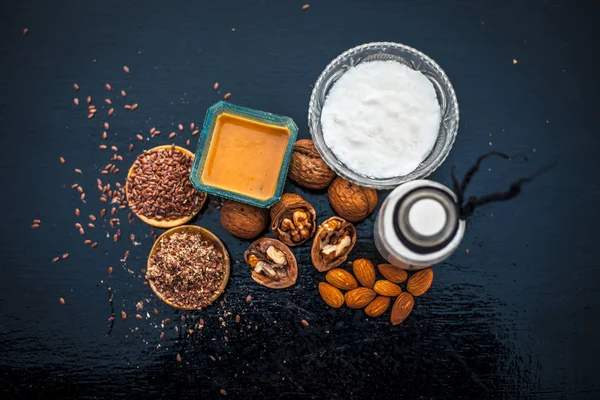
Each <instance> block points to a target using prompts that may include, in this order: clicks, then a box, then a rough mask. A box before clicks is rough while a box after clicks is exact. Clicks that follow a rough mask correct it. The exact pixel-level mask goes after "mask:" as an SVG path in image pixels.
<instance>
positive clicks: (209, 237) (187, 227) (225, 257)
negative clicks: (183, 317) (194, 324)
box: [146, 225, 231, 311]
mask: <svg viewBox="0 0 600 400" xmlns="http://www.w3.org/2000/svg"><path fill="white" fill-rule="evenodd" d="M184 230H187V231H193V232H200V234H201V235H202V238H203V239H205V240H208V241H210V242H212V243H213V244H214V245H215V246H216V247H217V249H218V250H220V251H221V253H222V254H223V261H224V263H225V276H224V277H223V282H221V285H220V286H219V288H218V289H217V291H216V292H215V294H214V295H213V297H212V298H211V299H210V301H209V302H208V304H207V306H208V305H211V304H212V303H214V302H215V301H216V300H217V299H218V298H219V297H220V296H221V295H222V294H223V292H224V291H225V287H226V286H227V283H228V282H229V276H230V274H231V259H230V258H229V253H228V252H227V248H225V244H223V242H222V241H221V239H219V237H218V236H217V235H215V234H214V233H212V232H211V231H209V230H208V229H206V228H203V227H201V226H198V225H181V226H177V227H175V228H171V229H169V230H168V231H166V232H164V233H163V234H162V235H160V236H159V237H158V239H156V242H154V245H153V246H152V249H151V250H150V254H149V255H148V261H147V264H146V270H147V271H149V270H150V261H151V260H152V257H153V256H154V254H155V253H156V252H157V251H158V246H159V243H160V242H161V240H162V239H164V238H165V237H167V236H170V235H172V234H174V233H177V232H180V231H184ZM148 284H149V285H150V288H151V289H152V291H153V292H154V294H155V295H156V297H158V298H159V299H161V300H162V301H164V302H165V303H167V304H168V305H170V306H171V307H173V308H177V309H179V310H184V311H195V310H199V309H198V308H194V307H179V306H176V305H174V304H173V303H171V302H170V301H169V300H167V299H165V298H164V296H163V295H162V293H160V292H159V291H158V290H157V289H156V286H155V285H154V280H152V279H148Z"/></svg>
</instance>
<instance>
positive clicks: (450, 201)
mask: <svg viewBox="0 0 600 400" xmlns="http://www.w3.org/2000/svg"><path fill="white" fill-rule="evenodd" d="M393 226H394V232H395V234H396V236H397V237H398V240H400V242H402V244H403V245H404V246H406V247H407V249H409V250H411V251H413V252H415V253H418V254H428V253H434V252H437V251H439V250H441V249H443V248H444V247H445V246H447V245H448V244H449V243H450V242H451V241H452V239H453V238H454V236H455V235H456V232H457V230H458V227H459V221H458V207H457V204H456V202H455V201H454V198H453V197H452V196H451V195H450V194H449V193H447V192H446V191H444V190H441V189H439V188H436V187H433V186H421V187H417V188H415V189H413V190H411V191H409V192H407V193H406V194H404V196H402V197H401V198H400V199H399V200H398V201H397V203H396V204H395V207H394V212H393Z"/></svg>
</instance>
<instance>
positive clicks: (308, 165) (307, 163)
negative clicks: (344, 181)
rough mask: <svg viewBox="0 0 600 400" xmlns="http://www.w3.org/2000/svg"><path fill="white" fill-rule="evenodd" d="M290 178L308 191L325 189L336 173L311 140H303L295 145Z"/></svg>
mask: <svg viewBox="0 0 600 400" xmlns="http://www.w3.org/2000/svg"><path fill="white" fill-rule="evenodd" d="M288 177H289V178H290V179H291V180H293V181H294V182H296V183H298V184H299V185H300V186H304V187H305V188H308V189H325V188H326V187H327V186H329V184H330V183H331V181H332V180H333V178H335V172H333V170H332V169H331V168H329V166H328V165H327V164H326V163H325V161H324V160H323V159H322V158H321V155H320V154H319V152H318V151H317V148H316V147H315V144H314V142H313V141H312V140H310V139H301V140H298V141H297V142H296V144H295V145H294V152H293V153H292V160H291V162H290V169H289V172H288Z"/></svg>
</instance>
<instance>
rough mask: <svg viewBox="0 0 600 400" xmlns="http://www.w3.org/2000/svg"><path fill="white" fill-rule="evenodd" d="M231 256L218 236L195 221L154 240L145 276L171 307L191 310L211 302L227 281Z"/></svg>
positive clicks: (222, 289) (157, 293)
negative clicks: (193, 223) (197, 224)
mask: <svg viewBox="0 0 600 400" xmlns="http://www.w3.org/2000/svg"><path fill="white" fill-rule="evenodd" d="M230 271H231V260H230V258H229V253H227V249H226V248H225V245H224V244H223V242H221V240H220V239H219V238H218V237H217V236H216V235H215V234H214V233H212V232H210V231H209V230H206V229H204V228H202V227H200V226H196V225H182V226H178V227H176V228H172V229H169V230H168V231H166V232H165V233H163V234H162V235H160V237H159V238H158V239H157V240H156V242H155V243H154V246H152V250H150V255H149V256H148V266H147V272H146V279H147V280H148V284H149V285H150V288H151V289H152V291H154V294H156V296H157V297H158V298H159V299H161V300H162V301H164V302H165V303H167V304H168V305H170V306H171V307H174V308H177V309H180V310H186V311H193V310H199V309H202V308H205V307H207V306H208V305H210V304H212V303H213V302H214V301H215V300H217V298H219V296H220V295H221V294H222V293H223V291H224V290H225V287H226V286H227V282H228V281H229V274H230Z"/></svg>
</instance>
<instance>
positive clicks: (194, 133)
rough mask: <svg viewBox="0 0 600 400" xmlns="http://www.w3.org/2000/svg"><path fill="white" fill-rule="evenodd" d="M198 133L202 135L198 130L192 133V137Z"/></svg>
mask: <svg viewBox="0 0 600 400" xmlns="http://www.w3.org/2000/svg"><path fill="white" fill-rule="evenodd" d="M198 133H200V131H199V130H198V129H196V130H195V131H193V132H192V136H196V135H197V134H198Z"/></svg>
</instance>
